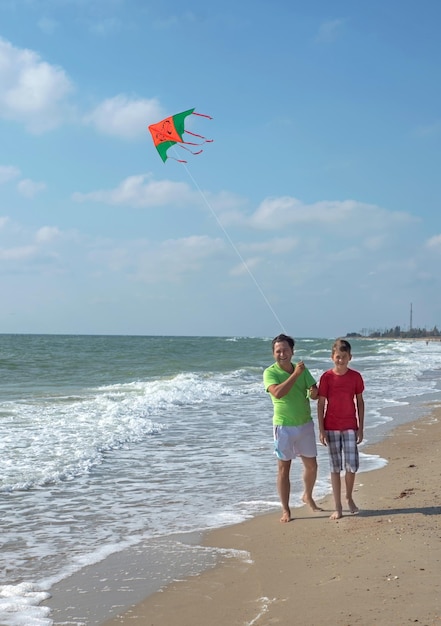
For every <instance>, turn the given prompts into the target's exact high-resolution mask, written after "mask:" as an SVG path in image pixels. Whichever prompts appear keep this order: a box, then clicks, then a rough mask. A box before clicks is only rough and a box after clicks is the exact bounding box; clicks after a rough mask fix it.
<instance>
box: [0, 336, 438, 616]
mask: <svg viewBox="0 0 441 626" xmlns="http://www.w3.org/2000/svg"><path fill="white" fill-rule="evenodd" d="M332 343H333V339H332V338H296V350H295V355H294V361H297V360H303V361H304V362H305V364H306V366H307V367H308V369H309V370H310V372H311V373H312V375H313V376H314V377H315V378H316V379H317V380H318V379H319V377H320V375H321V374H322V373H323V372H324V371H325V370H326V369H329V368H330V367H331V366H332V362H331V358H330V351H331V346H332ZM351 343H352V353H353V359H352V362H351V367H353V368H354V369H357V370H358V371H360V372H361V373H362V375H363V377H364V381H365V386H366V390H365V393H364V398H365V404H366V416H365V441H364V442H363V444H362V445H361V446H360V452H361V468H360V471H361V472H368V471H372V470H375V469H377V468H379V467H382V466H384V465H385V464H386V461H385V460H384V459H382V458H380V457H378V456H375V455H373V454H369V453H368V451H366V447H367V446H368V445H369V444H372V443H376V442H378V441H380V440H382V439H384V438H385V437H386V436H387V434H388V433H389V432H390V430H391V429H392V428H394V427H395V426H397V425H399V424H403V423H406V422H410V421H413V420H415V419H417V418H419V417H422V416H424V415H425V414H428V413H429V411H430V408H431V406H432V405H433V404H434V403H435V404H438V406H439V403H440V398H441V396H440V393H441V341H439V340H432V341H424V340H418V341H417V340H399V339H396V340H388V339H380V340H377V339H362V338H355V339H351ZM272 362H273V358H272V352H271V338H270V337H160V336H154V337H153V336H95V335H94V336H89V335H88V336H77V335H75V336H67V335H6V334H5V335H0V520H1V521H0V524H1V533H0V561H1V563H0V572H1V574H0V576H1V578H0V624H1V625H2V626H52V625H57V624H60V625H61V624H64V625H70V626H85V625H87V626H92V625H99V624H102V623H103V622H104V621H105V620H106V619H109V618H111V617H112V616H114V615H115V612H116V611H117V610H119V611H122V610H124V609H125V608H128V607H129V606H131V605H133V604H135V603H136V602H138V601H140V600H142V599H143V598H144V597H146V596H147V595H149V594H151V593H154V592H155V591H158V590H161V589H164V587H165V586H166V585H167V584H169V583H170V582H172V581H175V580H180V579H182V578H185V577H189V576H192V575H196V574H198V573H200V572H202V571H204V570H206V569H207V568H210V567H214V566H215V565H216V564H217V563H218V562H219V559H222V558H231V557H234V556H237V555H234V554H233V553H229V554H225V552H224V553H222V551H219V550H215V549H212V548H207V547H206V546H204V545H202V541H201V538H202V537H203V535H204V533H206V532H207V531H208V530H210V529H214V528H219V527H223V526H226V525H231V524H236V523H238V522H241V521H244V520H247V519H250V518H253V517H255V516H257V515H261V514H264V513H269V512H276V511H277V512H278V510H279V507H280V505H279V500H278V496H277V491H276V459H275V456H274V453H273V441H272V425H271V418H272V404H271V399H270V397H269V395H268V394H267V393H266V392H265V389H264V387H263V382H262V374H263V370H264V369H265V367H267V366H268V365H270V364H271V363H272ZM312 410H313V417H314V420H315V421H316V418H317V414H316V403H312ZM318 461H319V475H318V480H317V484H316V488H315V492H314V493H315V497H316V499H318V500H319V499H320V498H321V497H323V496H325V495H326V494H328V493H330V491H331V488H330V482H329V470H328V460H327V453H326V449H325V448H323V447H322V446H319V458H318ZM294 463H295V462H294ZM296 469H297V471H296ZM291 474H292V485H291V490H292V498H291V505H292V507H294V508H295V507H298V506H301V504H302V503H301V493H302V483H301V471H300V468H296V466H295V465H293V468H292V470H291ZM91 580H92V581H93V585H91V584H90V581H91Z"/></svg>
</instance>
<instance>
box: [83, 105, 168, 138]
mask: <svg viewBox="0 0 441 626" xmlns="http://www.w3.org/2000/svg"><path fill="white" fill-rule="evenodd" d="M162 117H164V112H163V110H162V109H161V106H160V105H159V102H158V101H157V100H156V99H154V98H153V99H151V100H146V99H130V98H128V97H127V96H125V95H118V96H115V97H114V98H109V99H107V100H104V102H102V103H101V104H99V105H98V106H97V107H96V108H95V109H94V110H93V111H92V112H91V113H89V114H88V115H86V116H85V117H84V122H85V123H86V124H90V125H92V126H94V127H95V129H96V130H97V131H98V132H100V133H103V134H104V135H112V136H114V137H122V138H124V139H136V138H140V139H143V140H145V133H146V132H147V126H148V125H149V124H152V123H154V122H155V121H158V120H159V119H161V118H162Z"/></svg>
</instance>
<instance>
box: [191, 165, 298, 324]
mask: <svg viewBox="0 0 441 626" xmlns="http://www.w3.org/2000/svg"><path fill="white" fill-rule="evenodd" d="M184 167H185V169H186V171H187V174H188V176H189V177H190V178H191V180H192V181H193V184H194V186H195V187H196V189H197V190H198V191H199V193H200V195H201V197H202V198H203V200H204V202H205V204H206V205H207V207H208V208H209V209H210V212H211V214H212V215H213V217H214V219H215V220H216V222H217V223H218V226H219V228H220V229H221V230H222V232H223V233H224V235H225V237H226V239H227V241H228V242H229V243H230V245H231V247H232V248H233V250H234V251H235V253H236V254H237V256H238V257H239V259H240V260H241V262H242V264H243V266H244V268H245V269H246V271H247V272H248V274H249V276H250V278H251V280H252V281H253V283H254V284H255V285H256V287H257V289H258V291H259V292H260V295H261V296H262V298H263V299H264V300H265V302H266V304H267V305H268V307H269V309H270V311H271V313H272V314H273V315H274V318H275V319H276V321H277V323H278V324H279V326H280V328H281V329H282V331H283V332H284V333H286V331H285V328H284V326H283V324H282V322H281V321H280V319H279V317H278V315H277V313H276V312H275V311H274V309H273V307H272V306H271V303H270V301H269V300H268V298H267V297H266V295H265V293H264V292H263V289H262V288H261V286H260V285H259V283H258V282H257V280H256V278H255V276H254V274H253V273H252V271H251V270H250V268H249V267H248V265H247V263H246V261H245V259H244V258H243V256H242V255H241V253H240V252H239V250H238V249H237V248H236V246H235V245H234V242H233V240H232V239H231V237H230V235H229V234H228V233H227V231H226V230H225V228H224V227H223V225H222V223H221V221H220V220H219V218H218V216H217V215H216V213H215V212H214V210H213V207H212V206H211V204H210V203H209V202H208V200H207V198H206V196H205V194H204V192H203V191H202V189H201V188H200V187H199V185H198V184H197V182H196V181H195V179H194V177H193V176H192V174H191V172H190V170H189V169H188V167H187V166H186V165H185V163H184Z"/></svg>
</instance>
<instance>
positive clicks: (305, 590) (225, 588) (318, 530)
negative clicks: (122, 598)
mask: <svg viewBox="0 0 441 626" xmlns="http://www.w3.org/2000/svg"><path fill="white" fill-rule="evenodd" d="M366 451H368V452H369V453H370V454H378V455H379V456H381V457H382V458H384V459H387V461H388V464H387V466H386V467H384V468H382V469H379V470H375V471H371V472H364V473H360V474H358V475H357V478H356V484H355V492H354V499H355V501H356V503H357V505H358V506H359V508H360V512H359V513H358V514H356V515H352V514H350V513H349V511H348V510H344V511H343V517H342V518H341V519H339V520H337V521H333V520H330V519H329V516H330V515H331V513H332V511H333V501H332V497H331V496H329V497H327V498H325V499H324V500H323V501H322V502H321V503H320V505H321V506H322V507H323V508H324V511H323V512H319V513H312V512H311V511H310V510H309V508H307V507H302V508H300V509H294V510H293V515H294V517H295V519H294V520H293V521H292V522H290V523H288V524H281V523H280V522H279V518H280V512H279V511H277V512H275V513H274V514H268V515H263V516H260V517H257V518H254V519H253V520H250V521H247V522H244V523H241V524H238V525H235V526H229V527H226V528H222V529H218V530H215V531H212V532H210V533H208V534H207V535H206V536H205V538H204V543H205V545H207V546H215V547H219V548H226V549H234V550H237V551H238V552H237V553H236V555H235V556H230V557H229V558H226V559H225V560H224V561H223V562H222V563H220V564H219V565H218V566H216V567H215V568H214V569H211V570H208V571H205V572H204V573H202V574H201V575H199V576H195V577H193V578H189V579H188V580H184V581H179V582H175V583H173V584H172V585H170V586H169V587H167V588H166V589H165V590H164V591H161V592H157V593H154V594H153V595H151V596H149V597H148V598H146V599H145V600H144V601H142V602H140V603H139V604H137V605H135V606H133V607H131V608H130V609H129V610H128V611H126V612H124V613H123V614H122V615H121V616H119V617H116V618H113V619H111V620H110V621H106V622H105V626H117V625H119V626H121V625H123V626H170V625H171V624H175V625H176V626H270V625H271V626H272V625H280V626H288V625H291V624H297V625H301V626H303V625H305V626H311V625H312V626H321V625H325V624H326V625H327V626H328V625H330V624H331V625H332V626H355V625H363V626H372V625H374V624H375V625H384V626H403V625H405V624H411V623H412V624H419V625H420V626H423V625H424V626H426V625H432V624H439V625H441V493H440V492H441V406H440V405H439V404H438V405H433V411H432V413H431V414H430V415H428V416H425V417H423V418H422V419H420V420H418V421H416V422H414V423H410V424H405V425H402V426H400V427H398V428H397V429H395V430H394V431H392V432H390V433H389V435H388V436H387V437H386V438H385V440H384V441H382V442H381V443H378V444H376V445H373V446H369V449H366ZM295 469H296V468H293V470H292V471H295Z"/></svg>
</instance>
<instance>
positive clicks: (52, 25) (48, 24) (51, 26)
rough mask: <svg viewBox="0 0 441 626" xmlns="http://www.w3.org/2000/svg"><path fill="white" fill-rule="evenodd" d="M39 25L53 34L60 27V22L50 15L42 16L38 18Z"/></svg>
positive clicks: (44, 30) (46, 31)
mask: <svg viewBox="0 0 441 626" xmlns="http://www.w3.org/2000/svg"><path fill="white" fill-rule="evenodd" d="M37 26H38V28H39V29H40V30H41V31H42V32H43V33H45V34H46V35H52V33H53V32H55V31H56V29H57V28H58V22H56V21H55V20H53V19H51V18H49V17H42V18H41V19H39V20H38V22H37Z"/></svg>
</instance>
